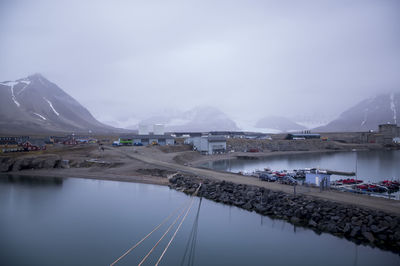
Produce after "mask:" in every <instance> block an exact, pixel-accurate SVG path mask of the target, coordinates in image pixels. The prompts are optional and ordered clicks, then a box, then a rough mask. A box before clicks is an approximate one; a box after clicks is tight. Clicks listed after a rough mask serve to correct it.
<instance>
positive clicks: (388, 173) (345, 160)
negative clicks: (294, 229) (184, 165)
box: [204, 150, 400, 182]
mask: <svg viewBox="0 0 400 266" xmlns="http://www.w3.org/2000/svg"><path fill="white" fill-rule="evenodd" d="M356 162H357V163H356ZM356 164H357V177H358V178H359V179H362V180H364V181H369V182H373V181H381V180H385V179H392V178H395V179H400V151H399V150H396V151H359V152H334V153H319V154H318V153H314V154H301V155H298V154H293V155H282V156H274V157H266V158H261V159H259V160H239V159H231V160H223V161H217V162H210V163H207V164H205V165H204V166H205V167H210V168H213V169H217V170H223V171H231V172H236V173H237V172H239V171H242V172H253V171H254V170H262V169H264V168H267V167H269V168H271V169H272V170H293V169H300V168H314V167H320V168H322V169H331V170H341V171H348V172H352V171H355V169H356ZM337 178H343V177H338V176H332V178H331V179H332V180H335V179H337Z"/></svg>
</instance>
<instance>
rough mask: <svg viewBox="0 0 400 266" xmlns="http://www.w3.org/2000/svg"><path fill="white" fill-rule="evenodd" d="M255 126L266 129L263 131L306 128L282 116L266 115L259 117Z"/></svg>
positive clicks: (285, 130)
mask: <svg viewBox="0 0 400 266" xmlns="http://www.w3.org/2000/svg"><path fill="white" fill-rule="evenodd" d="M255 126H256V127H257V128H260V129H266V130H264V131H275V130H276V131H279V132H291V131H301V130H304V129H307V128H306V127H304V126H302V125H299V124H297V123H296V122H293V121H292V120H290V119H289V118H286V117H282V116H268V117H264V118H261V119H260V120H258V121H257V123H256V125H255Z"/></svg>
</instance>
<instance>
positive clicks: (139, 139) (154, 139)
mask: <svg viewBox="0 0 400 266" xmlns="http://www.w3.org/2000/svg"><path fill="white" fill-rule="evenodd" d="M131 138H132V141H133V145H143V146H146V145H161V146H164V145H174V144H175V138H174V137H172V136H170V135H134V136H132V137H131Z"/></svg>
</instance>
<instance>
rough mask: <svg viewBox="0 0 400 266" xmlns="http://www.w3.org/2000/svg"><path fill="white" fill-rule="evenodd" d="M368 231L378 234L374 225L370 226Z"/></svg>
mask: <svg viewBox="0 0 400 266" xmlns="http://www.w3.org/2000/svg"><path fill="white" fill-rule="evenodd" d="M370 229H371V231H372V232H373V233H377V232H379V229H378V227H377V226H376V225H374V224H373V225H371V226H370Z"/></svg>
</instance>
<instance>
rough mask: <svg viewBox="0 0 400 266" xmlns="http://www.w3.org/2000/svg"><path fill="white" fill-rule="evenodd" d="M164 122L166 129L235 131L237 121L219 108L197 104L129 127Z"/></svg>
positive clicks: (136, 127) (149, 118)
mask: <svg viewBox="0 0 400 266" xmlns="http://www.w3.org/2000/svg"><path fill="white" fill-rule="evenodd" d="M154 124H164V125H165V126H166V127H165V129H166V131H180V132H185V131H195V132H196V131H234V130H239V128H238V126H237V125H236V123H235V122H234V121H233V120H232V119H230V118H229V117H228V116H227V115H226V114H225V113H223V112H222V111H221V110H219V109H218V108H215V107H212V106H197V107H195V108H192V109H190V110H188V111H186V112H179V111H177V110H176V111H174V112H173V113H169V114H168V113H165V114H163V115H157V116H150V117H147V118H145V119H143V120H140V121H139V122H138V123H137V124H135V125H131V126H129V127H128V128H130V129H138V127H139V125H148V126H152V125H154Z"/></svg>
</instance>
